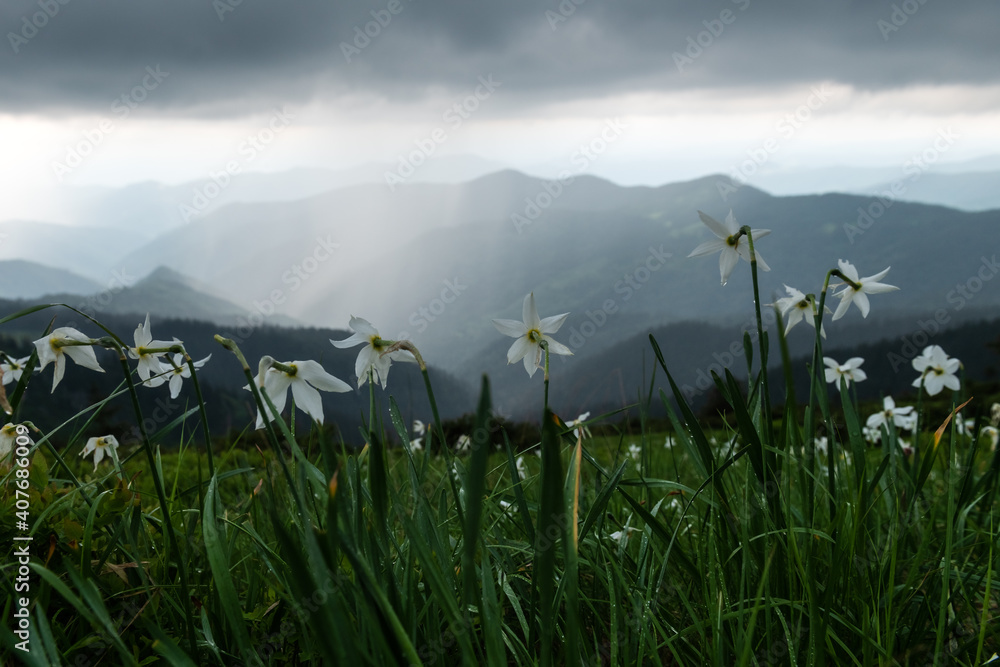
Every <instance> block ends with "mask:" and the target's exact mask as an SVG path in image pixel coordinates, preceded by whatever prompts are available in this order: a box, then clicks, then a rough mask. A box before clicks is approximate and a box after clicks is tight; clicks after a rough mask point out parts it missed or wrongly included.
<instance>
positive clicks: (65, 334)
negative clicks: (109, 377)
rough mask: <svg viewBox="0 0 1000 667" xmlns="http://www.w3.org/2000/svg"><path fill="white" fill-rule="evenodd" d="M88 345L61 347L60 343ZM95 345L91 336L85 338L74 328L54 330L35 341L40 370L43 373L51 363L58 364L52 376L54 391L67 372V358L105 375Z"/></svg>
mask: <svg viewBox="0 0 1000 667" xmlns="http://www.w3.org/2000/svg"><path fill="white" fill-rule="evenodd" d="M70 342H78V343H86V344H85V345H60V344H59V343H70ZM91 343H93V341H92V340H91V338H90V337H89V336H84V335H83V333H82V332H80V331H77V330H76V329H74V328H72V327H59V328H58V329H53V330H52V333H50V334H49V335H48V336H46V337H45V338H39V339H38V340H36V341H35V349H36V350H37V351H38V364H39V365H38V370H39V371H41V370H42V369H44V368H45V367H46V366H48V365H49V363H51V362H53V361H54V362H55V363H56V370H55V373H54V374H53V375H52V391H55V390H56V386H57V385H58V384H59V382H60V381H61V380H62V378H63V374H64V373H65V372H66V357H67V356H69V358H70V359H72V360H73V361H75V362H76V363H78V364H80V365H81V366H83V367H85V368H89V369H91V370H93V371H97V372H98V373H103V372H104V369H103V368H101V365H100V364H99V363H97V355H96V354H94V348H92V347H91V346H90V345H91Z"/></svg>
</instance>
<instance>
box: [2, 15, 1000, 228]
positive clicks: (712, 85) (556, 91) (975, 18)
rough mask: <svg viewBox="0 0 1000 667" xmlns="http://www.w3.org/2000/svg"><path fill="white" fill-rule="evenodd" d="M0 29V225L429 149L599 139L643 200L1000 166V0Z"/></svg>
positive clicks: (21, 20)
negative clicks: (933, 150) (757, 181)
mask: <svg viewBox="0 0 1000 667" xmlns="http://www.w3.org/2000/svg"><path fill="white" fill-rule="evenodd" d="M0 26H2V28H3V33H4V43H3V44H2V45H0V145H2V146H3V159H2V166H0V180H2V182H3V183H4V201H3V202H2V203H0V220H2V219H10V218H14V217H20V216H24V215H29V214H32V213H34V212H35V209H33V208H32V207H33V204H32V199H33V198H34V199H37V198H39V197H44V196H45V195H46V194H47V193H49V192H50V189H51V188H52V187H53V186H55V185H57V184H59V183H63V184H65V183H69V184H77V185H85V184H105V185H118V184H125V183H130V182H135V181H140V180H144V179H156V180H161V181H164V182H167V183H178V182H183V181H187V180H196V179H202V178H205V177H206V176H207V174H208V173H209V172H210V171H212V170H218V169H220V168H224V166H225V165H226V164H227V163H229V162H231V161H234V160H235V161H237V162H239V164H240V165H241V167H242V168H243V169H244V170H247V171H278V170H284V169H289V168H293V167H297V166H315V167H332V168H344V167H350V166H352V165H357V164H361V163H367V162H374V161H378V162H391V163H396V164H398V162H399V159H400V156H403V157H405V156H407V155H409V154H411V153H412V152H413V151H414V150H420V149H419V146H421V145H422V146H424V147H427V146H430V145H431V144H429V143H428V142H433V146H434V155H435V157H440V156H442V155H476V156H479V157H482V158H485V159H489V160H495V161H498V162H501V163H504V164H508V165H511V166H514V167H517V168H520V169H523V170H527V171H529V172H534V173H555V172H557V171H559V170H560V169H564V168H566V169H569V168H573V166H572V165H573V164H574V159H576V160H579V155H578V152H579V149H580V146H586V145H595V146H600V145H601V141H600V140H599V138H600V137H601V136H602V134H603V135H604V136H605V138H606V139H607V141H606V147H605V149H604V150H602V151H601V153H600V154H599V155H595V156H594V157H593V158H587V167H586V168H587V170H588V171H589V172H590V173H594V174H597V175H602V176H606V177H608V178H611V179H612V180H615V181H617V182H620V183H649V184H659V183H663V182H667V181H671V180H680V179H684V178H694V177H697V176H701V175H704V174H707V173H715V172H721V173H731V172H732V171H733V170H734V169H736V168H738V165H739V164H740V163H741V161H744V160H746V159H748V155H753V154H756V155H761V153H760V151H761V150H762V149H765V147H768V148H770V149H773V150H770V152H769V153H768V157H767V159H766V161H765V162H766V164H765V165H764V167H763V168H765V169H768V170H781V169H789V168H802V167H816V166H824V165H859V166H864V165H880V166H893V165H900V164H902V163H903V162H904V161H905V160H907V159H908V158H910V157H911V156H912V155H913V154H915V153H919V152H921V151H923V150H924V149H926V148H927V147H929V146H932V145H933V142H934V140H935V137H936V136H937V134H938V132H939V131H940V130H942V129H946V128H951V130H950V131H951V132H953V133H955V134H956V135H957V136H958V137H959V139H958V140H957V141H956V142H954V144H953V145H951V146H949V148H948V150H947V154H944V155H942V156H941V160H942V161H954V162H960V161H964V160H969V159H972V158H976V157H980V156H984V155H991V154H1000V81H998V78H1000V68H998V67H997V64H998V63H1000V57H998V56H1000V40H997V38H996V35H997V29H998V27H1000V3H998V2H996V1H995V0H978V1H960V2H945V1H944V0H923V1H922V2H921V0H906V2H895V3H894V2H887V1H876V2H869V1H863V2H862V1H858V2H846V1H831V0H824V1H821V2H818V1H802V0H798V1H796V2H792V1H791V0H777V1H768V2H764V1H763V0H739V1H732V0H724V1H723V0H712V1H706V2H697V3H695V2H685V3H681V2H663V1H656V2H654V1H652V0H648V1H628V0H614V1H612V0H575V1H574V0H562V2H561V3H560V2H558V1H557V0H547V1H543V2H528V1H522V0H502V1H500V0H497V1H494V2H482V1H480V0H385V1H382V0H375V1H367V0H356V1H352V2H346V1H343V0H341V1H335V2H324V1H321V0H309V1H305V0H282V1H281V2H277V1H272V2H265V1H264V0H214V2H213V1H211V0H170V1H169V2H168V1H166V0H143V1H142V2H137V1H136V0H102V1H101V2H99V3H92V2H86V1H85V0H33V1H28V0H4V2H3V3H2V5H0ZM366 33H367V34H366ZM456 104H459V105H463V104H464V107H459V108H458V109H455V108H454V105H456ZM609 121H611V122H613V123H616V125H615V127H616V128H618V130H617V133H614V132H611V133H609V132H608V131H607V129H606V128H607V127H608V123H609ZM435 130H437V133H436V134H435ZM248 137H251V138H256V142H257V143H256V144H255V147H248V144H247V143H246V142H247V141H248ZM435 137H437V140H435ZM442 137H443V139H442ZM265 140H266V141H265ZM595 141H596V142H597V143H596V144H593V142H595ZM250 144H253V141H252V140H251V141H250ZM251 148H252V150H251ZM74 151H76V152H81V153H82V152H84V151H86V152H87V153H89V154H88V155H86V156H82V157H81V158H80V159H79V160H78V161H76V165H77V166H72V165H70V163H71V162H73V161H74V160H76V159H75V158H73V157H72V153H73V152H74ZM251 155H252V157H251ZM60 165H62V166H70V168H69V169H63V168H61V167H60Z"/></svg>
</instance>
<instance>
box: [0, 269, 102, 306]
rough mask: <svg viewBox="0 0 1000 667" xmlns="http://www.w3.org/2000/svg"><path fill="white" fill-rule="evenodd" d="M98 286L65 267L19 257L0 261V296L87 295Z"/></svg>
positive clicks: (98, 287)
mask: <svg viewBox="0 0 1000 667" xmlns="http://www.w3.org/2000/svg"><path fill="white" fill-rule="evenodd" d="M100 290H101V287H100V285H98V284H97V283H95V282H94V281H92V280H88V279H87V278H84V277H83V276H79V275H77V274H75V273H73V272H71V271H66V270H65V269H57V268H54V267H52V266H45V265H43V264H39V263H38V262H29V261H25V260H19V259H9V260H2V261H0V298H2V299H33V298H36V297H40V296H43V295H45V294H54V293H57V292H63V293H68V294H91V293H95V292H98V291H100Z"/></svg>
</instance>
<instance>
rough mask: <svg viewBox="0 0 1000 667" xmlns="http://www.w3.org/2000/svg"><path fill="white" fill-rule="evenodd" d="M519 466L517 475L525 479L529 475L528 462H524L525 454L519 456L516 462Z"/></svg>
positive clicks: (517, 466)
mask: <svg viewBox="0 0 1000 667" xmlns="http://www.w3.org/2000/svg"><path fill="white" fill-rule="evenodd" d="M514 465H515V466H516V468H517V476H518V477H520V478H521V479H524V478H525V477H527V476H528V464H527V463H525V462H524V457H523V456H518V457H517V460H516V461H515V462H514Z"/></svg>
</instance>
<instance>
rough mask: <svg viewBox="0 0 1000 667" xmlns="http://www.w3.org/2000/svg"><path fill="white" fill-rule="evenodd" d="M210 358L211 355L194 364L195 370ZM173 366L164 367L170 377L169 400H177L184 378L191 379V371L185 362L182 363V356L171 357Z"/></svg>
mask: <svg viewBox="0 0 1000 667" xmlns="http://www.w3.org/2000/svg"><path fill="white" fill-rule="evenodd" d="M211 358H212V355H208V356H207V357H205V358H204V359H202V360H201V361H196V362H194V367H195V368H201V367H202V366H204V365H205V363H206V362H208V360H209V359H211ZM172 361H173V364H172V365H170V366H167V365H166V364H164V367H165V368H166V369H168V371H169V372H168V373H167V374H168V375H169V376H170V398H171V399H174V398H177V397H178V396H179V395H180V393H181V385H182V384H183V383H184V378H189V377H191V369H190V368H188V365H187V362H186V361H184V355H183V354H175V355H174V356H173V357H172Z"/></svg>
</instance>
